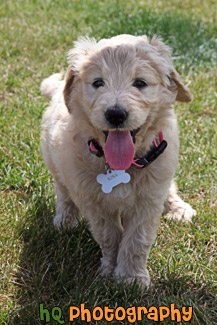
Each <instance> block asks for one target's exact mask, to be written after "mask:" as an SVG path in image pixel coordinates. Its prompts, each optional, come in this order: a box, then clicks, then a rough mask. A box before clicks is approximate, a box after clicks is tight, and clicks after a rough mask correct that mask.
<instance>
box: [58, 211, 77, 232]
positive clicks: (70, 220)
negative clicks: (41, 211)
mask: <svg viewBox="0 0 217 325" xmlns="http://www.w3.org/2000/svg"><path fill="white" fill-rule="evenodd" d="M53 224H54V227H55V228H56V229H60V228H62V227H63V228H69V229H70V228H74V227H75V226H76V225H77V224H78V219H77V218H74V217H72V216H67V217H64V216H63V215H62V214H57V215H56V216H55V217H54V219H53Z"/></svg>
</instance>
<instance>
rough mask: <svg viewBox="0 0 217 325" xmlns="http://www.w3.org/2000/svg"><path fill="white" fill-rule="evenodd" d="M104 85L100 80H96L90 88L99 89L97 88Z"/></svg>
mask: <svg viewBox="0 0 217 325" xmlns="http://www.w3.org/2000/svg"><path fill="white" fill-rule="evenodd" d="M104 85H105V83H104V81H103V80H102V79H96V80H95V81H94V82H93V83H92V86H93V87H94V88H96V89H97V88H99V87H103V86H104Z"/></svg>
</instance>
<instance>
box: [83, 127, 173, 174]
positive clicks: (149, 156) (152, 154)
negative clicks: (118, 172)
mask: <svg viewBox="0 0 217 325" xmlns="http://www.w3.org/2000/svg"><path fill="white" fill-rule="evenodd" d="M88 146H89V150H90V152H91V153H92V154H94V155H96V156H97V157H102V156H103V155H104V151H103V148H102V147H101V146H100V144H99V142H98V140H97V139H90V140H89V141H88ZM166 147H167V141H166V140H164V137H163V131H161V132H159V144H157V141H156V139H154V141H153V143H152V145H151V147H150V149H149V150H148V151H147V152H146V153H145V155H144V156H143V157H141V158H137V157H135V158H134V159H133V162H132V165H131V166H132V167H134V168H137V169H140V168H145V167H147V166H148V165H149V164H151V163H152V162H153V161H154V160H155V159H157V157H159V156H160V155H161V154H162V153H163V152H164V150H165V149H166Z"/></svg>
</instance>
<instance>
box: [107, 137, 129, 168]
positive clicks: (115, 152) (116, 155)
mask: <svg viewBox="0 0 217 325" xmlns="http://www.w3.org/2000/svg"><path fill="white" fill-rule="evenodd" d="M104 153H105V158H106V160H107V162H108V164H109V166H110V167H111V168H113V169H116V170H126V169H128V168H129V167H130V165H131V164H132V161H133V158H134V155H135V146H134V144H133V140H132V137H131V134H130V131H110V132H109V133H108V137H107V141H106V144H105V148H104Z"/></svg>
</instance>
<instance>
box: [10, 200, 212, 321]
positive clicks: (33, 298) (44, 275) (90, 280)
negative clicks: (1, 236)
mask: <svg viewBox="0 0 217 325" xmlns="http://www.w3.org/2000/svg"><path fill="white" fill-rule="evenodd" d="M36 207H37V211H36V210H35V208H36ZM35 211H36V213H35ZM32 212H34V213H35V214H34V215H33V216H32ZM52 212H53V211H52V209H51V208H50V207H49V206H47V202H46V201H45V199H43V198H40V199H36V201H35V202H34V205H33V211H29V213H28V216H30V217H31V219H30V220H31V222H30V223H29V224H28V222H27V223H25V222H23V223H22V224H20V226H19V227H20V236H22V238H23V241H24V248H23V252H22V256H21V258H20V264H19V272H18V273H17V275H16V278H17V280H16V281H17V283H18V286H19V289H18V292H17V296H16V299H17V303H18V305H20V308H18V309H17V310H15V311H12V313H11V314H10V315H9V319H8V324H43V323H44V322H43V321H41V320H40V316H39V304H40V303H43V306H44V308H47V309H48V310H49V311H50V313H51V310H52V308H53V307H55V306H59V307H60V308H61V309H62V317H61V319H62V320H64V321H65V323H66V324H69V306H78V307H79V306H80V305H81V303H85V307H86V308H89V309H90V310H92V309H93V308H94V307H95V306H100V307H104V306H109V307H110V308H116V307H117V306H122V307H124V308H128V307H131V306H145V307H150V306H156V307H158V306H162V305H166V306H169V305H170V304H171V303H175V305H176V307H177V308H181V307H182V306H192V305H193V307H194V306H196V309H194V317H195V319H197V320H198V322H199V321H200V322H202V323H204V324H206V321H204V318H203V317H204V314H203V313H202V310H203V306H205V308H206V310H208V311H209V310H212V308H213V307H214V306H212V304H213V301H214V294H213V293H212V292H210V290H209V288H205V287H201V286H199V285H196V284H195V283H194V281H193V279H189V278H186V276H184V275H183V277H182V276H181V277H180V276H179V278H177V277H176V274H172V275H171V274H170V278H168V279H165V280H164V279H161V278H159V279H156V280H154V281H153V282H154V287H153V288H152V289H151V290H149V291H145V292H141V291H140V290H139V287H138V285H137V283H134V284H133V285H131V286H129V287H126V286H125V285H124V284H123V283H121V284H116V283H115V282H114V281H112V279H107V280H106V279H101V278H100V277H99V276H98V274H97V270H98V267H99V262H100V257H101V252H100V249H99V247H98V245H97V244H96V242H95V241H94V240H93V238H92V236H91V234H90V232H89V231H88V229H87V225H86V224H85V222H84V221H82V222H81V223H79V224H78V226H77V227H76V228H74V229H72V230H64V229H62V230H61V231H58V230H55V229H54V227H53V224H52V218H51V214H52ZM28 216H27V220H28ZM153 276H154V275H153ZM198 304H199V305H198ZM213 310H214V309H213ZM203 312H204V310H203ZM205 312H206V311H205ZM83 323H84V322H81V321H80V319H78V320H76V324H83ZM119 323H120V324H125V323H124V322H119ZM143 323H144V324H146V323H147V324H150V320H147V319H145V316H144V320H143ZM165 323H166V322H165ZM49 324H57V322H56V321H52V318H51V321H50V322H49ZM91 324H96V322H95V321H92V322H91ZM100 324H107V322H106V321H105V322H103V321H101V322H100ZM111 324H117V321H116V322H111ZM126 324H128V322H126ZM135 324H137V322H136V323H135ZM138 324H141V322H139V321H138ZM195 324H197V322H196V323H195ZM207 324H209V323H207Z"/></svg>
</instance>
